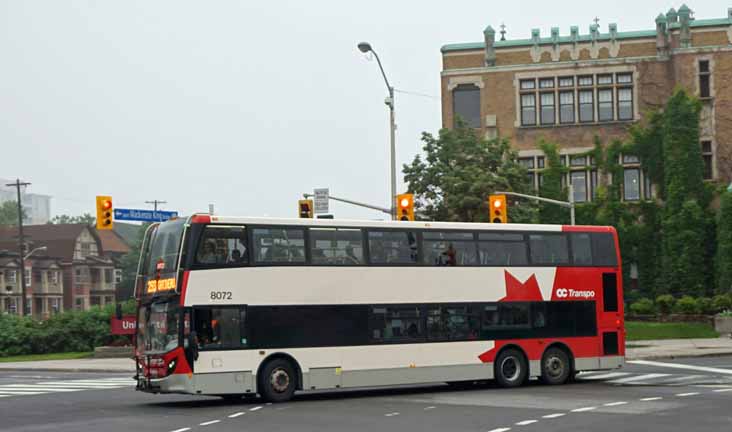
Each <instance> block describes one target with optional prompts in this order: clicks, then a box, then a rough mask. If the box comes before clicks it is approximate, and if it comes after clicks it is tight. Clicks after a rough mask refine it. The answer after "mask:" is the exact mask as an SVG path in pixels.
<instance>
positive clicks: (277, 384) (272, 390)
mask: <svg viewBox="0 0 732 432" xmlns="http://www.w3.org/2000/svg"><path fill="white" fill-rule="evenodd" d="M296 385H297V375H296V374H295V368H294V367H293V366H292V363H290V362H289V361H287V360H285V359H283V358H276V359H273V360H270V361H269V362H268V363H267V364H266V365H265V366H264V368H263V369H262V373H261V374H260V377H259V394H261V395H262V397H263V398H264V399H266V400H268V401H270V402H285V401H288V400H290V399H291V398H292V395H293V394H294V393H295V386H296Z"/></svg>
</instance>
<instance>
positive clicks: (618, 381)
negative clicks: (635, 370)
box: [608, 373, 669, 384]
mask: <svg viewBox="0 0 732 432" xmlns="http://www.w3.org/2000/svg"><path fill="white" fill-rule="evenodd" d="M667 376H669V374H664V373H650V374H643V375H638V376H632V377H628V378H621V379H616V380H612V381H608V383H610V384H625V383H629V382H637V381H646V380H649V379H654V378H662V377H667Z"/></svg>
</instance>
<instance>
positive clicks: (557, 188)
mask: <svg viewBox="0 0 732 432" xmlns="http://www.w3.org/2000/svg"><path fill="white" fill-rule="evenodd" d="M538 147H539V148H540V149H541V151H543V152H544V155H545V162H544V164H545V165H544V166H545V168H544V171H542V182H541V189H540V190H539V195H541V196H542V197H544V198H550V199H555V200H559V201H567V199H568V189H567V187H565V186H562V178H564V176H565V175H566V173H567V168H566V167H565V166H564V165H562V160H561V158H560V156H559V146H558V145H557V144H556V143H550V142H546V141H544V140H539V143H538ZM569 213H570V211H569V209H567V208H565V207H559V206H558V205H556V204H549V203H540V204H539V222H541V223H545V224H551V223H553V224H562V223H565V224H566V223H568V222H569V220H570V216H569Z"/></svg>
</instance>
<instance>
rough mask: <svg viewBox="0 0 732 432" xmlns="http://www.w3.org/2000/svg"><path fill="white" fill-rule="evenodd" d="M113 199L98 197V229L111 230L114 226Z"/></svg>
mask: <svg viewBox="0 0 732 432" xmlns="http://www.w3.org/2000/svg"><path fill="white" fill-rule="evenodd" d="M113 215H114V208H113V206H112V197H111V196H106V195H102V196H99V195H97V229H98V230H111V229H112V227H113V226H114V219H113V217H112V216H113Z"/></svg>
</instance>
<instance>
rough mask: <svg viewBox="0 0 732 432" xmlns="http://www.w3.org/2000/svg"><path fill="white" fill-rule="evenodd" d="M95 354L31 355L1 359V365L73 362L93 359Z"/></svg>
mask: <svg viewBox="0 0 732 432" xmlns="http://www.w3.org/2000/svg"><path fill="white" fill-rule="evenodd" d="M92 354H94V353H93V352H67V353H54V354H29V355H19V356H11V357H0V363H8V362H23V361H39V360H73V359H81V358H88V357H91V356H92Z"/></svg>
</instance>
